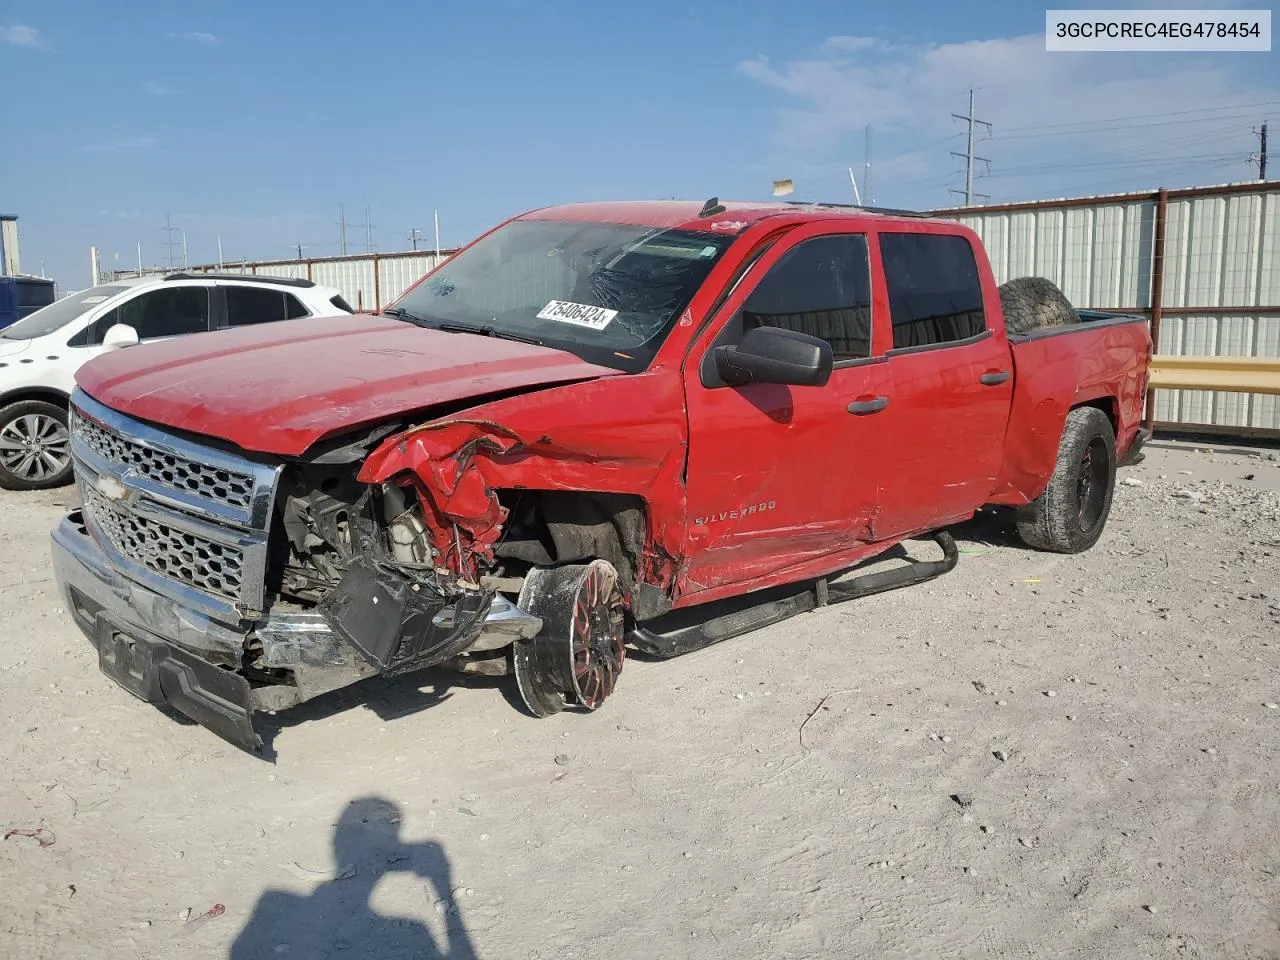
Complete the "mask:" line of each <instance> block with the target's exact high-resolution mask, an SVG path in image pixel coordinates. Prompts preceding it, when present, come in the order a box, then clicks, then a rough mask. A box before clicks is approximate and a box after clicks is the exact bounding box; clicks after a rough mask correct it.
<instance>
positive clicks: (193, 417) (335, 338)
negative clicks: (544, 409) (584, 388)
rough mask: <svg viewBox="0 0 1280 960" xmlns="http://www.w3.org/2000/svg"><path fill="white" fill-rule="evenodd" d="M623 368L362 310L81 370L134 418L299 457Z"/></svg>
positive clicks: (131, 350) (100, 395)
mask: <svg viewBox="0 0 1280 960" xmlns="http://www.w3.org/2000/svg"><path fill="white" fill-rule="evenodd" d="M617 373H619V371H617V370H613V369H610V368H608V367H600V366H596V365H595V364H591V363H587V362H586V361H584V360H581V359H579V358H578V357H576V356H574V355H573V354H570V353H565V352H563V351H561V350H553V349H551V348H549V347H539V346H535V345H533V344H524V343H513V342H512V341H509V340H498V339H494V338H489V337H482V336H476V335H472V334H465V333H442V332H440V331H438V330H426V329H423V328H421V327H416V326H413V325H412V324H409V323H404V322H401V321H399V320H392V319H390V318H384V317H370V316H364V315H355V316H345V317H332V318H324V319H302V320H289V321H284V322H279V323H273V324H263V325H262V326H255V327H241V328H238V329H235V330H221V331H217V332H215V333H202V334H196V335H193V336H186V337H176V338H174V339H172V340H167V341H163V342H160V343H151V344H145V345H142V346H136V347H125V348H123V349H120V350H116V351H113V352H112V353H108V354H105V355H103V356H100V357H98V358H96V359H94V360H91V361H89V362H88V363H86V364H85V365H84V366H82V367H81V368H80V369H79V371H78V372H77V373H76V381H77V383H78V384H79V385H80V387H81V388H82V389H83V390H84V391H85V392H86V393H88V394H89V395H90V396H91V397H93V398H94V399H95V400H97V401H99V402H100V403H103V404H106V405H107V406H108V407H110V408H112V409H113V410H118V411H119V412H121V413H124V414H127V415H129V416H131V417H136V418H138V419H140V420H148V421H151V422H152V423H157V424H161V425H164V426H168V427H172V428H175V429H178V430H186V431H190V432H192V433H195V434H199V435H202V436H209V437H217V438H220V439H222V440H226V441H228V442H230V443H234V444H236V445H237V446H239V447H241V448H242V449H245V450H253V451H259V452H263V453H274V454H278V455H281V456H296V455H298V454H300V453H302V452H304V451H305V450H306V449H307V448H308V447H310V446H311V445H312V444H313V443H315V442H316V441H317V440H320V439H322V438H324V437H327V436H332V435H334V434H338V433H342V432H345V431H348V430H351V429H354V428H356V427H360V426H364V425H368V424H372V423H374V422H377V421H380V420H386V419H389V418H391V417H395V416H397V415H401V414H406V413H412V412H414V411H429V408H430V407H432V406H434V405H437V404H441V403H447V402H450V401H457V400H465V399H467V398H470V397H483V396H486V395H489V394H494V393H498V392H502V391H507V390H519V389H526V388H531V387H539V386H552V385H555V384H559V383H567V382H571V381H575V380H591V379H595V378H597V377H603V376H611V375H616V374H617ZM428 415H429V413H428Z"/></svg>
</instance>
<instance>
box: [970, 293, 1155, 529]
mask: <svg viewBox="0 0 1280 960" xmlns="http://www.w3.org/2000/svg"><path fill="white" fill-rule="evenodd" d="M1077 313H1078V315H1079V317H1080V321H1081V322H1080V323H1078V324H1072V325H1070V326H1063V327H1048V328H1045V329H1041V330H1033V331H1031V332H1029V333H1024V334H1015V335H1012V336H1010V337H1009V345H1010V350H1011V352H1012V354H1013V367H1014V387H1013V404H1012V407H1011V409H1010V414H1009V423H1008V426H1007V428H1006V431H1005V439H1004V469H1003V472H1002V473H1001V475H1000V477H999V478H998V479H997V482H996V486H995V489H994V491H993V493H992V497H991V502H992V503H997V504H1008V505H1014V506H1017V505H1021V504H1024V503H1029V502H1030V501H1032V500H1034V499H1035V498H1036V497H1038V496H1039V495H1040V494H1041V493H1042V492H1043V490H1044V486H1045V483H1046V482H1047V477H1048V475H1049V474H1050V473H1051V472H1052V468H1053V464H1054V461H1055V459H1056V457H1057V453H1058V440H1059V436H1060V433H1061V428H1062V423H1063V420H1064V418H1065V417H1066V413H1067V411H1068V410H1070V409H1071V408H1073V407H1077V406H1081V405H1082V404H1092V405H1096V406H1098V407H1099V408H1100V409H1102V410H1103V411H1104V412H1105V413H1106V414H1107V415H1108V416H1109V417H1110V418H1111V423H1112V426H1113V427H1114V428H1115V431H1116V453H1117V456H1118V458H1119V459H1121V460H1123V459H1124V456H1125V454H1126V453H1127V452H1128V450H1129V448H1130V447H1131V446H1132V445H1133V442H1134V440H1135V438H1136V437H1137V433H1138V428H1139V427H1140V425H1141V423H1142V412H1143V404H1144V402H1145V399H1146V393H1147V359H1148V358H1149V357H1150V355H1151V335H1150V332H1149V331H1148V329H1147V320H1146V317H1144V316H1142V315H1140V314H1114V313H1102V312H1100V311H1096V310H1080V311H1077Z"/></svg>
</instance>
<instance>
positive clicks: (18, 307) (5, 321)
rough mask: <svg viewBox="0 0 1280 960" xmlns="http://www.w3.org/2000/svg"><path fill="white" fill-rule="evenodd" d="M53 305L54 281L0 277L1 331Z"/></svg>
mask: <svg viewBox="0 0 1280 960" xmlns="http://www.w3.org/2000/svg"><path fill="white" fill-rule="evenodd" d="M51 303H53V281H52V280H44V279H42V278H40V277H0V330H3V329H4V328H5V327H7V326H9V324H11V323H15V322H17V321H18V320H21V319H22V318H23V317H25V316H27V315H28V314H31V313H35V312H36V311H37V310H39V309H40V308H41V307H47V306H48V305H49V304H51Z"/></svg>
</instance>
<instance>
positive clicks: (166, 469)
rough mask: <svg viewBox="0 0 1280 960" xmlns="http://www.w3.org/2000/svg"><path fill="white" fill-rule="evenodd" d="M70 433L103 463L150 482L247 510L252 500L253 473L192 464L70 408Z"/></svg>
mask: <svg viewBox="0 0 1280 960" xmlns="http://www.w3.org/2000/svg"><path fill="white" fill-rule="evenodd" d="M71 433H72V435H73V436H75V437H76V438H78V439H79V440H80V441H81V442H83V443H84V444H85V446H87V447H89V449H91V450H93V451H94V452H95V453H96V454H98V456H99V457H101V458H102V459H103V460H104V461H106V462H107V463H112V464H118V465H119V466H121V467H123V468H125V469H127V470H132V471H133V472H134V473H136V474H137V475H138V476H141V477H145V478H147V479H148V480H151V481H152V482H154V483H158V484H161V485H163V486H166V487H170V488H172V489H174V490H181V491H184V492H186V493H190V494H194V495H195V496H198V497H203V498H205V499H208V500H213V501H215V502H217V503H224V504H227V505H228V506H235V507H241V508H244V509H248V507H249V505H250V503H251V502H252V499H253V488H254V482H253V476H252V475H250V474H247V473H234V472H232V471H230V470H220V469H218V468H216V467H211V466H207V465H205V464H203V463H196V462H194V461H192V460H187V459H185V458H183V457H179V456H176V455H174V454H172V453H168V452H165V451H160V450H155V449H152V448H151V447H147V446H144V445H143V444H141V443H138V442H136V441H134V440H130V439H129V438H128V437H122V436H120V435H118V434H115V433H112V432H111V431H109V430H107V429H106V428H104V427H102V426H100V425H99V424H96V423H94V422H93V421H92V420H88V419H86V418H85V417H82V416H76V415H75V411H74V410H73V411H72V420H71Z"/></svg>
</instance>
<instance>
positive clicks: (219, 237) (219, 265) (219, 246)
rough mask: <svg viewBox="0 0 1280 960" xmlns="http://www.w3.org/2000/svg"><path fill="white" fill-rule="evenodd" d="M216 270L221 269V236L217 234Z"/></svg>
mask: <svg viewBox="0 0 1280 960" xmlns="http://www.w3.org/2000/svg"><path fill="white" fill-rule="evenodd" d="M218 269H219V270H221V269H222V234H218Z"/></svg>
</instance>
